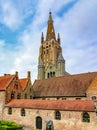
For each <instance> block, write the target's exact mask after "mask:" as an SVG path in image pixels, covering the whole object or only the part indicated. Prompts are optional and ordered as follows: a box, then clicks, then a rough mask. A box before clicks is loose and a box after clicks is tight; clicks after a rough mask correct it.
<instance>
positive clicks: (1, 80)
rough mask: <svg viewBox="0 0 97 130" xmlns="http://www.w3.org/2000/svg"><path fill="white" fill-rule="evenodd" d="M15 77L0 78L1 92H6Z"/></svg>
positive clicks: (5, 76) (8, 75)
mask: <svg viewBox="0 0 97 130" xmlns="http://www.w3.org/2000/svg"><path fill="white" fill-rule="evenodd" d="M14 77H15V75H10V74H5V75H4V76H0V91H2V90H6V88H7V87H8V85H9V84H10V82H11V81H12V79H13V78H14Z"/></svg>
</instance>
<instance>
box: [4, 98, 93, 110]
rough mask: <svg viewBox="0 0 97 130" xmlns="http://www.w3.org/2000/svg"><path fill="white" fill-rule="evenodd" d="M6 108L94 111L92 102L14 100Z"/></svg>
mask: <svg viewBox="0 0 97 130" xmlns="http://www.w3.org/2000/svg"><path fill="white" fill-rule="evenodd" d="M6 107H13V108H15V107H16V108H31V109H46V110H49V109H50V110H65V111H67V110H68V111H94V110H95V109H94V103H93V101H92V100H29V99H13V100H11V101H10V102H9V103H8V104H7V105H6Z"/></svg>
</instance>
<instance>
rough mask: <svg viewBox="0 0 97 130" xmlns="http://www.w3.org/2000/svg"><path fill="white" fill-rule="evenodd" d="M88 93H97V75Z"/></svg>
mask: <svg viewBox="0 0 97 130" xmlns="http://www.w3.org/2000/svg"><path fill="white" fill-rule="evenodd" d="M87 93H88V94H91V93H92V94H97V76H96V77H95V78H94V80H93V82H92V83H91V84H90V86H89V88H88V89H87Z"/></svg>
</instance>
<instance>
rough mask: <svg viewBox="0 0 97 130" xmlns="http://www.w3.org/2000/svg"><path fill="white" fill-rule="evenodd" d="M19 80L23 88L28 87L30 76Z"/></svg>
mask: <svg viewBox="0 0 97 130" xmlns="http://www.w3.org/2000/svg"><path fill="white" fill-rule="evenodd" d="M19 81H20V84H21V87H22V89H23V90H25V89H26V87H27V82H28V78H23V79H19Z"/></svg>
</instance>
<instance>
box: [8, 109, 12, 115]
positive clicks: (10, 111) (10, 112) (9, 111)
mask: <svg viewBox="0 0 97 130" xmlns="http://www.w3.org/2000/svg"><path fill="white" fill-rule="evenodd" d="M8 114H9V115H11V114H12V108H11V107H9V108H8Z"/></svg>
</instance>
